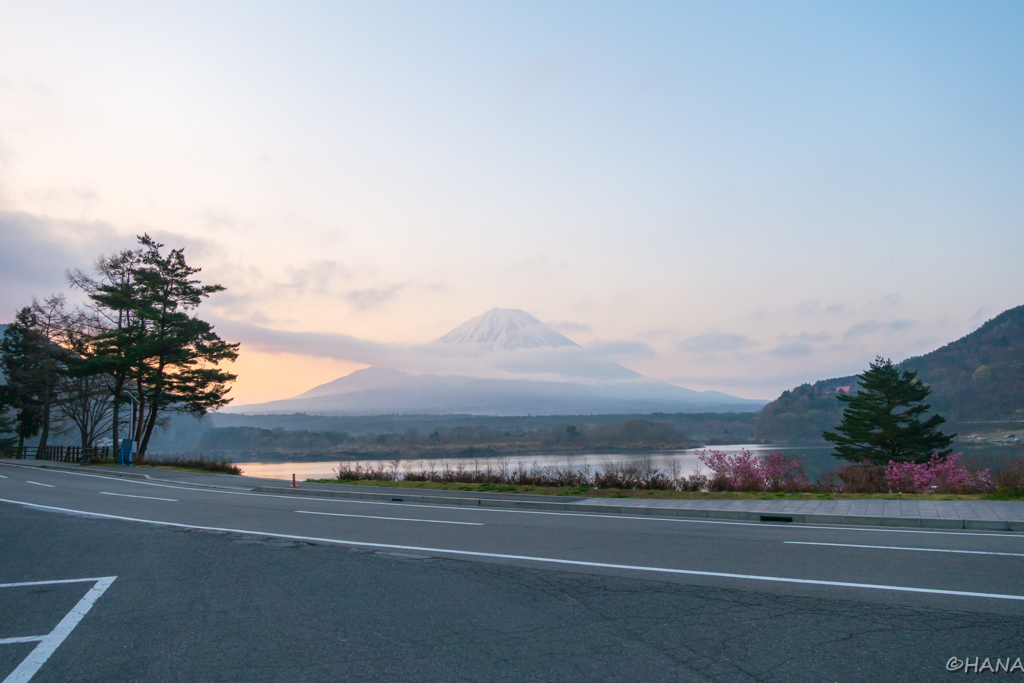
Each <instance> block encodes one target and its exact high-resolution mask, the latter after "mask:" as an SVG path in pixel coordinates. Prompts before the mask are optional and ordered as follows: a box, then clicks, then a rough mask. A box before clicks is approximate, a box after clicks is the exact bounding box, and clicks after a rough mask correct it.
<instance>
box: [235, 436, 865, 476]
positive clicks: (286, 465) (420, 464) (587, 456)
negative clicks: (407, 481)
mask: <svg viewBox="0 0 1024 683" xmlns="http://www.w3.org/2000/svg"><path fill="white" fill-rule="evenodd" d="M712 449H714V450H720V451H724V452H725V453H729V454H733V453H739V452H740V451H741V450H743V449H746V450H749V451H751V452H752V453H755V454H758V455H766V454H768V453H777V452H779V451H782V452H784V453H785V454H786V455H794V456H797V457H799V458H800V460H802V461H803V463H804V471H805V472H807V475H808V476H809V477H810V478H811V479H812V480H813V479H814V478H815V477H817V476H819V475H821V474H822V473H823V472H826V471H829V470H833V469H835V468H836V467H837V466H838V465H842V464H848V463H845V462H843V461H838V460H836V459H835V458H834V457H832V455H831V452H832V447H831V446H816V445H812V446H778V445H764V444H736V445H730V446H713V447H710V448H709V449H708V450H712ZM701 450H703V449H701V448H688V449H685V450H678V451H656V452H649V453H573V454H565V453H538V454H532V455H512V456H487V457H477V458H473V457H469V458H464V457H459V458H457V457H450V458H434V459H433V460H426V459H410V460H401V461H399V463H400V464H399V468H400V471H402V472H415V471H419V470H426V469H430V465H431V462H433V465H434V468H435V469H441V467H442V463H443V462H445V461H447V462H449V463H451V464H452V465H453V466H455V465H456V464H457V463H460V462H461V463H464V464H465V466H466V467H468V468H469V469H473V467H474V463H478V464H479V467H480V469H486V468H487V464H488V461H490V462H491V467H492V468H494V469H496V467H495V463H496V461H498V460H501V459H502V458H505V459H507V460H508V462H509V466H510V467H515V466H516V465H518V464H519V463H520V462H522V463H524V464H525V465H526V466H527V467H530V466H532V465H534V464H536V465H538V466H540V467H549V466H554V467H566V466H567V465H572V466H573V467H582V466H583V465H589V466H590V468H591V470H594V469H600V467H601V466H602V465H604V464H606V463H618V462H629V461H632V460H642V459H644V458H651V459H652V460H653V461H654V465H655V466H656V467H658V468H661V469H663V470H668V469H669V467H670V463H671V462H672V461H676V462H678V463H679V465H678V466H679V470H680V472H682V473H683V474H690V473H691V472H693V471H694V470H695V469H697V468H699V467H700V462H699V461H698V460H697V452H698V451H701ZM338 462H339V460H326V461H320V462H246V463H238V465H239V467H241V468H242V474H245V475H246V476H250V477H266V478H268V479H291V478H292V474H294V475H295V476H296V478H297V479H299V480H300V481H301V480H303V479H329V478H332V477H334V476H335V475H334V470H335V469H336V468H337V467H338ZM358 462H359V463H360V464H362V465H363V466H364V467H365V466H367V465H370V466H373V465H377V464H380V463H383V464H386V465H390V464H391V463H392V462H394V461H393V460H363V459H359V460H358Z"/></svg>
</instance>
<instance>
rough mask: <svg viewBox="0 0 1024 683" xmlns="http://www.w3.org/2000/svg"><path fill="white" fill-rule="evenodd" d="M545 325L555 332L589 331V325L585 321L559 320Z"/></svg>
mask: <svg viewBox="0 0 1024 683" xmlns="http://www.w3.org/2000/svg"><path fill="white" fill-rule="evenodd" d="M546 325H547V326H548V327H550V328H552V329H553V330H555V331H556V332H561V333H562V334H572V333H573V332H590V330H591V327H590V325H588V324H586V323H578V322H575V321H573V320H559V321H557V322H549V323H546Z"/></svg>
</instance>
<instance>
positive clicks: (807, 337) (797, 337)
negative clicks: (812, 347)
mask: <svg viewBox="0 0 1024 683" xmlns="http://www.w3.org/2000/svg"><path fill="white" fill-rule="evenodd" d="M831 338H832V335H831V334H829V333H828V332H824V331H822V332H815V333H814V334H811V333H810V332H801V333H800V334H780V335H779V341H780V342H796V341H801V342H806V343H808V344H821V343H823V342H827V341H828V340H829V339H831Z"/></svg>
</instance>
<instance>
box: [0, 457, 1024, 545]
mask: <svg viewBox="0 0 1024 683" xmlns="http://www.w3.org/2000/svg"><path fill="white" fill-rule="evenodd" d="M0 463H7V464H12V465H21V466H28V467H43V468H51V469H66V470H75V471H80V472H83V471H84V472H89V473H95V474H105V475H107V476H120V477H130V478H137V479H146V480H149V481H153V482H164V483H169V484H178V485H188V486H200V487H206V488H219V489H229V490H235V491H252V492H254V493H267V494H274V495H287V496H305V497H324V498H346V499H350V500H364V501H371V502H402V503H421V504H431V505H454V506H472V507H486V508H504V509H518V510H537V511H551V512H555V511H557V512H578V513H591V514H594V513H597V514H615V515H646V516H652V517H669V518H673V517H675V518H692V519H717V520H732V521H750V522H777V523H785V522H792V523H797V524H822V525H853V526H886V527H912V528H929V529H968V530H985V531H1019V532H1024V501H983V500H897V499H889V500H884V499H866V500H664V499H661V500H645V499H643V498H578V497H572V496H539V495H531V494H517V493H487V492H479V491H444V490H440V489H426V488H424V489H415V488H398V487H386V486H360V485H344V484H313V483H306V482H301V483H300V484H299V486H298V487H297V488H291V487H289V486H288V485H287V482H285V481H282V480H280V479H262V478H259V477H245V476H238V475H227V474H215V473H198V472H175V471H173V470H156V469H145V470H144V469H142V468H139V469H134V468H124V467H108V466H98V465H89V466H84V467H83V466H79V465H73V464H65V463H55V462H50V461H38V460H36V461H33V460H0ZM766 495H770V494H766Z"/></svg>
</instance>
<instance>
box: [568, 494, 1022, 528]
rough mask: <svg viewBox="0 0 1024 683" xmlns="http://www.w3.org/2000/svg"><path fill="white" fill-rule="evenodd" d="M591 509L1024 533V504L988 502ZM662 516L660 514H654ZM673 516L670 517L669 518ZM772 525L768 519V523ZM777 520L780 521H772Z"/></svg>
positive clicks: (620, 502)
mask: <svg viewBox="0 0 1024 683" xmlns="http://www.w3.org/2000/svg"><path fill="white" fill-rule="evenodd" d="M580 504H581V505H586V506H588V507H608V508H616V509H618V510H619V511H620V512H628V511H629V510H641V509H642V510H645V513H646V514H664V513H668V514H669V516H672V515H671V513H672V512H674V513H675V516H677V517H694V516H696V517H704V516H707V517H709V518H718V519H740V520H754V521H781V522H785V521H789V522H801V523H804V524H856V525H862V526H864V525H866V526H907V527H926V528H935V529H987V530H996V531H1024V502H1019V501H994V500H992V501H989V500H881V499H872V500H642V499H638V498H611V499H609V498H588V499H586V500H584V501H581V502H580ZM655 511H657V512H655ZM669 511H671V512H669ZM766 517H767V518H769V519H765V518H766ZM773 517H777V518H779V519H770V518H773Z"/></svg>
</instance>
